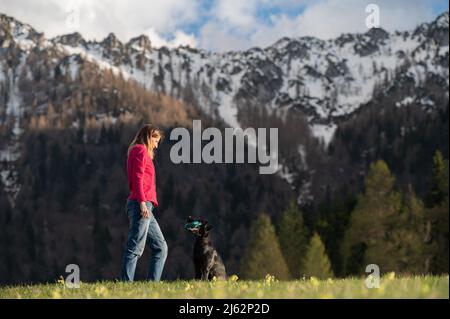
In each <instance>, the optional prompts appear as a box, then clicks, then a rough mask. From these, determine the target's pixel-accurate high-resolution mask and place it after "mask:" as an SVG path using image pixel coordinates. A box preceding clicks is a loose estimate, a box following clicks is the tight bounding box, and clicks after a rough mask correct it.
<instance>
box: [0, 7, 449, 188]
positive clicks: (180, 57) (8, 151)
mask: <svg viewBox="0 0 450 319" xmlns="http://www.w3.org/2000/svg"><path fill="white" fill-rule="evenodd" d="M448 20H449V16H448V12H445V13H443V14H441V15H440V16H439V17H437V18H436V19H435V20H434V21H432V22H430V23H422V24H420V25H419V26H418V27H416V28H415V29H414V30H408V31H396V32H393V33H388V32H386V31H385V30H383V29H371V30H369V31H367V32H366V33H364V34H343V35H341V36H340V37H338V38H336V39H332V40H327V41H324V40H320V39H317V38H312V37H301V38H283V39H280V40H279V41H277V42H276V43H274V44H273V45H271V46H269V47H267V48H264V49H262V48H252V49H250V50H247V51H237V52H225V53H215V52H208V51H205V50H202V49H194V48H190V47H178V48H175V49H168V48H166V47H161V48H154V47H152V45H151V41H150V40H149V39H148V37H146V36H145V35H141V36H138V37H136V38H133V39H131V40H130V41H129V42H127V43H122V42H120V41H119V40H118V39H117V38H116V37H115V35H114V34H109V35H108V36H107V37H106V38H105V39H104V40H103V41H101V42H94V41H87V40H85V39H84V38H83V37H82V36H81V35H80V34H78V33H74V34H68V35H62V36H58V37H56V38H53V39H47V38H46V37H45V36H44V34H42V33H39V32H37V31H36V30H34V29H33V28H32V27H31V26H29V25H27V24H24V23H21V22H19V21H17V20H16V19H14V18H12V17H8V16H6V15H1V14H0V90H1V92H3V93H5V96H6V97H7V98H6V99H5V100H4V101H1V102H0V116H1V117H2V121H5V120H6V119H7V118H8V117H10V118H14V120H15V130H14V132H15V136H19V135H20V133H21V125H20V117H21V113H22V112H23V109H24V108H27V107H29V106H27V105H25V103H23V102H22V101H21V96H20V94H19V90H18V78H19V76H21V75H23V74H25V76H27V75H28V74H29V72H28V71H27V65H26V63H25V62H26V60H27V57H28V56H29V54H30V52H39V51H42V50H47V51H50V52H51V53H52V54H51V56H52V60H53V62H55V61H56V62H55V63H57V64H58V70H59V71H60V72H63V73H65V74H70V75H71V77H72V79H74V80H76V79H77V77H78V76H79V69H80V65H81V64H83V63H84V62H86V61H89V62H91V63H94V64H96V65H98V66H99V67H100V68H101V69H111V70H112V71H113V72H114V73H115V74H121V75H122V76H123V77H124V78H126V79H133V80H135V81H137V82H139V83H141V84H142V85H143V86H144V87H145V88H147V89H148V90H152V91H157V92H163V93H166V94H168V95H170V96H173V97H176V98H179V99H186V96H190V97H191V98H192V96H193V97H194V99H195V103H196V104H197V105H198V106H199V107H200V108H202V110H203V111H204V112H205V113H206V114H209V115H210V116H212V117H214V118H216V119H221V120H223V121H224V123H225V124H226V125H227V126H231V127H240V126H242V121H241V119H240V118H239V115H238V111H239V108H240V105H245V104H246V102H250V101H251V102H252V103H253V104H255V103H256V104H257V105H260V106H261V107H265V108H267V110H268V111H270V112H277V114H278V113H279V114H281V115H282V114H284V113H285V112H286V111H288V110H291V109H296V110H298V111H300V112H301V113H303V114H304V115H305V116H306V117H307V120H308V123H309V126H310V129H311V133H312V134H313V135H314V136H316V137H317V138H319V139H322V140H323V142H324V143H325V145H327V144H329V143H330V141H331V140H332V138H333V134H334V132H335V130H336V128H337V127H338V126H339V123H340V122H341V121H343V120H344V119H345V118H346V117H347V116H349V115H350V114H352V113H354V112H355V111H356V110H358V109H359V108H360V107H361V106H363V105H365V104H366V103H367V102H369V101H370V100H371V99H372V98H373V95H374V91H376V90H377V89H378V88H379V87H388V86H389V85H393V84H395V83H393V82H394V78H398V77H396V76H397V75H398V74H399V73H401V74H402V75H403V78H405V79H406V80H407V81H409V83H413V84H414V85H415V86H417V87H420V86H421V84H422V83H423V81H424V79H425V78H426V77H429V76H434V77H436V78H438V79H439V82H440V83H441V87H442V89H443V90H446V91H448V87H449V71H448V66H449V34H448V24H449V21H448ZM28 76H29V75H28ZM447 94H448V93H447ZM190 102H192V101H190ZM413 102H416V103H418V104H421V105H423V107H424V108H432V107H433V103H434V101H433V100H432V99H430V98H429V97H424V96H421V95H419V94H418V95H415V96H410V95H408V96H404V97H402V99H400V100H398V101H396V103H397V105H398V107H401V106H403V105H407V104H411V103H413ZM16 139H17V138H16ZM16 149H17V145H16V142H15V139H13V140H11V141H10V142H9V143H8V145H6V146H5V145H2V146H1V147H0V161H6V162H8V161H14V159H15V158H16V155H15V154H16V153H17V152H16ZM2 175H4V176H2V180H3V181H4V183H5V185H15V184H16V183H14V181H13V180H12V179H14V176H15V175H14V174H12V173H11V171H6V170H3V171H2ZM6 176H8V177H6ZM7 180H8V181H9V182H7ZM11 187H13V186H11Z"/></svg>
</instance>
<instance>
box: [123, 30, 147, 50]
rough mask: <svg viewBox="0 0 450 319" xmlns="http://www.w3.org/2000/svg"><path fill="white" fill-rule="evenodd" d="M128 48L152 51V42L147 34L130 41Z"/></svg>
mask: <svg viewBox="0 0 450 319" xmlns="http://www.w3.org/2000/svg"><path fill="white" fill-rule="evenodd" d="M127 46H128V47H130V48H132V49H135V50H138V51H142V50H144V51H151V49H152V44H151V41H150V39H149V38H148V36H146V35H145V34H141V35H140V36H138V37H135V38H132V39H131V40H130V41H128V43H127Z"/></svg>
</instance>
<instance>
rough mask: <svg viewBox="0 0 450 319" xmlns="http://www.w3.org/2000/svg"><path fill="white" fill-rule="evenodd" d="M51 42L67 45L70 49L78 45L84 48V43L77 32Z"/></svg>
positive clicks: (58, 37)
mask: <svg viewBox="0 0 450 319" xmlns="http://www.w3.org/2000/svg"><path fill="white" fill-rule="evenodd" d="M52 42H54V43H60V44H63V45H68V46H71V47H78V46H80V45H82V46H86V41H85V40H84V38H83V36H82V35H81V34H80V33H78V32H75V33H70V34H65V35H61V36H57V37H55V38H54V39H53V40H52Z"/></svg>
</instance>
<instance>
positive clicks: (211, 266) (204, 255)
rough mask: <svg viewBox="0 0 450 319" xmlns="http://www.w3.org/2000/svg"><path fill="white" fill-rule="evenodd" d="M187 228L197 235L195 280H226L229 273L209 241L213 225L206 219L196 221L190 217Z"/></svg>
mask: <svg viewBox="0 0 450 319" xmlns="http://www.w3.org/2000/svg"><path fill="white" fill-rule="evenodd" d="M186 222H187V224H186V225H185V228H186V229H187V230H189V231H190V232H191V233H193V234H194V235H196V238H195V244H194V267H195V279H201V280H212V279H213V278H214V277H215V278H216V279H226V278H227V273H226V271H225V265H224V264H223V262H222V258H220V256H219V254H218V253H217V250H215V249H214V247H213V246H212V244H211V242H210V241H209V238H208V235H209V232H210V231H211V229H212V225H211V224H209V223H208V222H207V221H206V220H204V219H194V218H192V217H191V216H189V217H188V218H187V220H186Z"/></svg>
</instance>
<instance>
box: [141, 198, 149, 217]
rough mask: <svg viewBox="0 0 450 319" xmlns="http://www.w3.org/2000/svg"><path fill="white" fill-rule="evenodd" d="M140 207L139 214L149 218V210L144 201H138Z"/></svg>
mask: <svg viewBox="0 0 450 319" xmlns="http://www.w3.org/2000/svg"><path fill="white" fill-rule="evenodd" d="M140 207H141V216H142V217H144V218H149V217H150V212H149V211H148V207H147V205H146V204H145V202H141V203H140Z"/></svg>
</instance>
